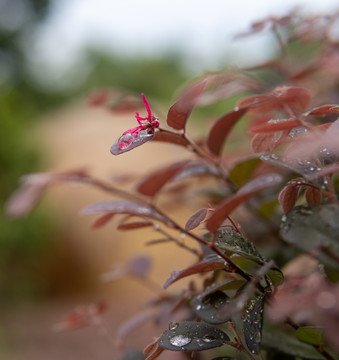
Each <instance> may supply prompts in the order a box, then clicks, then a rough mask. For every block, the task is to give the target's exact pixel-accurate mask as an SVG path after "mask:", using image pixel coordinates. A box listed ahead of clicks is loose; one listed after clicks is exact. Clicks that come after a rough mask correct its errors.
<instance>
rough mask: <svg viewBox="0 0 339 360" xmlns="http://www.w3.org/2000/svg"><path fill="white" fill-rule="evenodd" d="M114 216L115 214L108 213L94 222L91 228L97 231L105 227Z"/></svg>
mask: <svg viewBox="0 0 339 360" xmlns="http://www.w3.org/2000/svg"><path fill="white" fill-rule="evenodd" d="M114 215H115V214H114V213H107V214H104V215H101V216H99V217H98V218H97V219H95V220H94V221H93V223H92V226H91V228H92V229H93V230H95V229H99V228H101V227H103V226H105V225H106V224H108V223H109V222H110V221H111V220H112V218H113V216H114Z"/></svg>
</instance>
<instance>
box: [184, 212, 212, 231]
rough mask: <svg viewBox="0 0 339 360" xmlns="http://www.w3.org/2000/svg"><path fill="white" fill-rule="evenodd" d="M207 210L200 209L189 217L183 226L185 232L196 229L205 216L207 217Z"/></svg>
mask: <svg viewBox="0 0 339 360" xmlns="http://www.w3.org/2000/svg"><path fill="white" fill-rule="evenodd" d="M207 211H208V210H207V209H205V208H204V209H200V210H198V211H196V212H195V213H194V214H193V215H192V216H190V218H189V219H188V220H187V222H186V225H185V230H186V231H191V230H193V229H195V228H196V227H198V226H199V225H200V224H201V222H202V221H203V220H204V219H205V217H206V215H207Z"/></svg>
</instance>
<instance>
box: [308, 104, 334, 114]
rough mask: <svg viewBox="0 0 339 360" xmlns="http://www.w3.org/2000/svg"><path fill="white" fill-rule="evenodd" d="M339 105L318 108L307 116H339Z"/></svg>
mask: <svg viewBox="0 0 339 360" xmlns="http://www.w3.org/2000/svg"><path fill="white" fill-rule="evenodd" d="M338 113H339V105H322V106H318V107H316V108H314V109H312V110H311V111H309V112H308V113H307V116H310V115H329V114H338Z"/></svg>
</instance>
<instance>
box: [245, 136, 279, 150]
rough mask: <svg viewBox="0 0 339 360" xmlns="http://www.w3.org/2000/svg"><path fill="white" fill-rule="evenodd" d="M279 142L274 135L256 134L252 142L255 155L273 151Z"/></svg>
mask: <svg viewBox="0 0 339 360" xmlns="http://www.w3.org/2000/svg"><path fill="white" fill-rule="evenodd" d="M276 143H277V141H276V139H275V135H274V134H255V135H254V136H253V138H252V140H251V146H252V149H253V151H254V152H255V153H261V152H265V151H271V150H273V149H274V148H275V145H276Z"/></svg>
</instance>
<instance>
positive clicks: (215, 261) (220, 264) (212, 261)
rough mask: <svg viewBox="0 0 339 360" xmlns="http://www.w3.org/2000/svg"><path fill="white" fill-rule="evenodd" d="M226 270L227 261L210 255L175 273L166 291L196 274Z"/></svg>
mask: <svg viewBox="0 0 339 360" xmlns="http://www.w3.org/2000/svg"><path fill="white" fill-rule="evenodd" d="M217 270H226V265H225V260H224V259H223V258H222V257H221V256H218V255H215V254H213V255H208V256H206V257H205V258H204V259H203V260H202V261H200V262H198V263H197V264H194V265H192V266H190V267H188V268H186V269H184V270H181V271H177V270H175V271H173V272H172V274H171V276H170V277H169V278H168V279H167V280H166V282H165V284H164V289H166V288H168V287H169V286H170V285H171V284H173V283H174V282H176V281H178V280H180V279H182V278H184V277H187V276H190V275H194V274H200V273H204V272H209V271H217Z"/></svg>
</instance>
